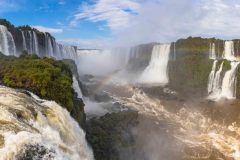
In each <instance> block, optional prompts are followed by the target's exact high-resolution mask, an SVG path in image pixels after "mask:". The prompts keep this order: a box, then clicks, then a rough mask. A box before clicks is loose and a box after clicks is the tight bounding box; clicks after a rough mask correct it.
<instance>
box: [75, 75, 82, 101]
mask: <svg viewBox="0 0 240 160" xmlns="http://www.w3.org/2000/svg"><path fill="white" fill-rule="evenodd" d="M72 85H73V89H74V90H75V92H77V95H78V98H83V94H82V91H81V88H80V86H79V83H78V80H77V78H76V76H73V84H72Z"/></svg>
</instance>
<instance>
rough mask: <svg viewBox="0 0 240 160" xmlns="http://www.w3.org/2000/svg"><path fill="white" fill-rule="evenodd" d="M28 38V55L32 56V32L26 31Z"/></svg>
mask: <svg viewBox="0 0 240 160" xmlns="http://www.w3.org/2000/svg"><path fill="white" fill-rule="evenodd" d="M28 36H29V51H28V52H30V54H33V38H32V32H31V31H28Z"/></svg>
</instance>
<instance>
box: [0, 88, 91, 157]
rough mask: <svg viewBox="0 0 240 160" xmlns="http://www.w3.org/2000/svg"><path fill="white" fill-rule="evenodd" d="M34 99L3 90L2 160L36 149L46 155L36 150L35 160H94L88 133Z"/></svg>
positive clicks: (67, 116)
mask: <svg viewBox="0 0 240 160" xmlns="http://www.w3.org/2000/svg"><path fill="white" fill-rule="evenodd" d="M31 95H32V97H29V96H27V95H25V94H23V93H20V92H18V91H16V90H14V89H10V88H6V87H2V86H0V124H1V125H0V137H3V139H1V138H0V160H12V159H17V157H19V156H20V157H21V156H24V155H25V153H26V152H27V151H29V152H33V151H31V148H34V147H35V148H36V147H37V146H41V147H42V148H44V149H46V153H43V152H41V150H40V149H38V150H37V149H36V150H35V151H34V153H33V154H34V155H35V158H34V157H32V158H33V159H45V160H48V159H53V160H93V159H94V157H93V153H92V151H91V149H90V148H89V146H88V144H87V142H86V140H85V133H84V132H83V130H82V129H81V128H80V127H79V125H78V124H77V122H75V121H74V120H73V119H72V118H71V116H70V114H69V113H68V112H67V111H66V110H65V109H63V108H62V107H61V106H59V105H58V104H57V103H55V102H53V101H46V100H41V99H39V98H38V97H37V96H36V95H33V94H31ZM1 144H3V145H1ZM32 150H34V149H32ZM40 157H42V158H40ZM49 157H51V158H49Z"/></svg>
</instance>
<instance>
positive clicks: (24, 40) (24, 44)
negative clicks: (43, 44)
mask: <svg viewBox="0 0 240 160" xmlns="http://www.w3.org/2000/svg"><path fill="white" fill-rule="evenodd" d="M21 33H22V39H23V50H26V51H27V43H26V38H25V35H24V31H21Z"/></svg>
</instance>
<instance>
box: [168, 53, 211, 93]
mask: <svg viewBox="0 0 240 160" xmlns="http://www.w3.org/2000/svg"><path fill="white" fill-rule="evenodd" d="M212 63H213V61H212V60H210V59H208V58H206V57H205V56H204V55H203V54H194V53H192V54H188V55H182V56H181V57H179V58H178V59H177V60H176V61H171V62H169V78H170V84H169V85H170V86H171V87H173V88H175V89H177V90H178V91H180V92H181V93H183V94H189V95H195V94H197V96H199V95H200V96H204V95H205V94H206V93H207V84H208V76H209V73H210V72H211V69H212Z"/></svg>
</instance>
